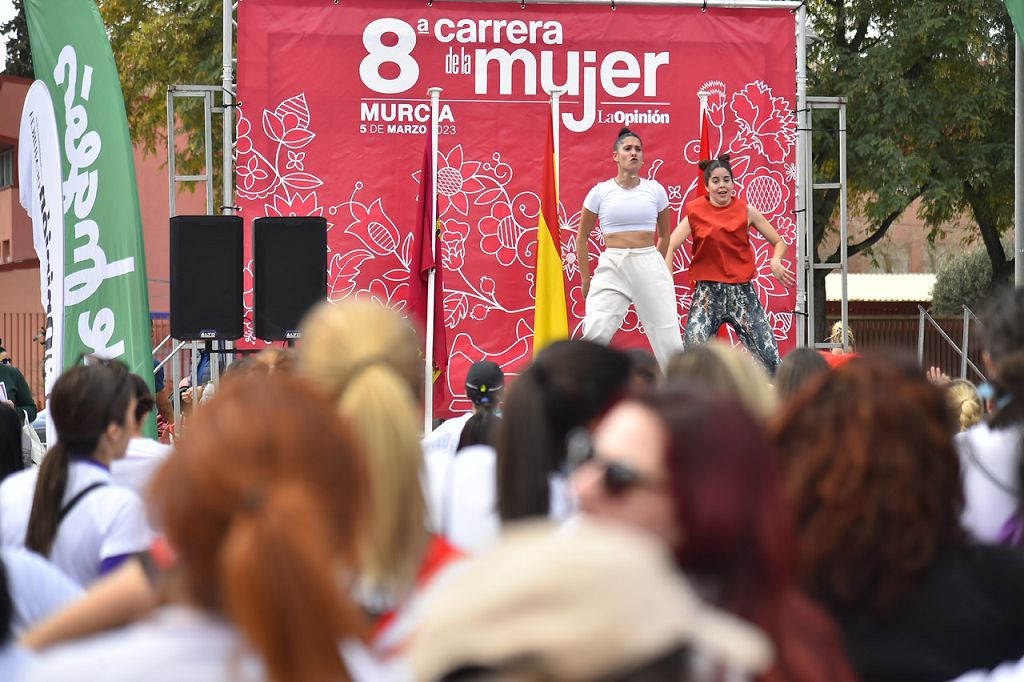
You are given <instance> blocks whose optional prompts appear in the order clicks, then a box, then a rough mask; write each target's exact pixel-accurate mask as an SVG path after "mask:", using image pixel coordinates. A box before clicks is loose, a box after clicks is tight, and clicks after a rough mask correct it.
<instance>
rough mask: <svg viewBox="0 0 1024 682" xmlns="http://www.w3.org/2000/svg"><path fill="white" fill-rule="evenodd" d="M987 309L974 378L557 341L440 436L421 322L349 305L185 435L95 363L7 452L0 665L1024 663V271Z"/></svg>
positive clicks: (190, 675)
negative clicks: (166, 440)
mask: <svg viewBox="0 0 1024 682" xmlns="http://www.w3.org/2000/svg"><path fill="white" fill-rule="evenodd" d="M983 317H984V323H985V324H984V330H985V334H986V342H987V344H986V348H987V350H986V354H985V363H984V364H985V371H986V375H987V377H988V379H987V382H985V383H984V384H983V385H981V386H980V387H975V386H974V385H973V384H970V383H969V382H965V381H961V380H957V381H950V380H949V379H948V378H946V377H944V376H942V375H941V373H939V372H936V371H931V372H925V371H923V370H922V369H921V368H919V367H917V366H916V365H915V364H914V363H911V362H908V361H906V360H905V359H903V358H901V357H899V356H885V355H870V354H865V355H856V356H852V357H848V358H845V359H844V362H842V363H841V364H838V365H837V366H835V367H832V366H830V363H829V362H827V361H826V358H824V357H823V356H822V355H821V354H820V353H817V352H815V351H811V350H807V349H797V350H794V351H792V352H791V353H789V354H787V355H786V356H785V357H784V358H782V360H781V362H780V364H779V368H778V372H777V373H776V375H775V376H774V378H773V377H770V376H769V374H768V373H767V371H766V370H765V368H764V366H763V364H762V363H761V362H759V361H758V360H757V359H755V358H754V357H752V355H751V354H750V353H747V352H746V351H744V350H742V349H738V348H733V347H730V346H729V345H727V344H724V343H721V342H718V341H711V342H710V343H707V344H702V345H695V346H693V347H691V348H688V349H687V350H685V351H681V352H676V353H675V354H673V355H671V356H670V357H669V359H668V362H667V363H665V364H666V370H667V371H666V372H665V373H662V371H661V369H660V363H658V362H657V361H656V359H655V358H654V356H653V355H652V354H650V353H648V352H646V351H635V350H634V351H628V352H623V351H620V350H616V349H614V348H611V347H608V346H606V345H602V344H598V343H594V342H592V341H588V340H582V339H581V340H565V341H559V342H556V343H553V344H552V345H550V346H549V347H547V348H546V349H544V350H543V351H542V352H541V353H540V354H539V355H538V356H537V357H536V358H535V360H534V361H533V362H532V363H531V364H530V365H529V366H527V367H525V368H523V369H522V371H521V372H520V373H519V375H518V376H517V377H515V378H514V379H513V378H512V377H509V381H508V382H507V383H506V377H505V375H504V373H503V372H502V369H501V368H500V367H499V366H498V365H497V364H495V363H493V362H490V361H486V360H481V361H479V362H477V363H475V364H474V365H473V366H472V367H471V368H470V370H469V373H468V375H467V377H466V397H467V398H468V399H469V401H470V402H471V403H472V405H473V409H472V410H471V411H470V412H468V413H467V414H466V415H464V416H462V417H459V418H455V419H452V420H449V421H447V422H445V423H443V424H441V425H440V426H439V427H438V428H436V429H435V430H434V431H433V432H432V433H429V434H422V433H421V432H420V423H421V417H422V407H421V405H422V395H423V386H422V378H421V377H422V373H421V367H422V365H421V360H420V350H419V349H420V344H419V340H418V338H417V334H416V332H415V331H414V329H413V328H412V327H411V326H410V325H409V323H408V322H407V321H406V320H405V319H403V318H402V317H401V316H400V315H399V314H398V313H397V312H395V311H392V310H390V309H388V308H386V307H383V306H380V305H378V304H377V303H374V302H369V301H363V300H358V299H351V300H348V301H345V302H342V303H339V304H335V305H326V304H325V305H322V306H320V307H318V308H315V309H314V310H313V311H312V312H311V313H310V314H309V316H308V317H307V319H306V320H305V322H304V324H303V329H302V332H303V341H302V343H301V344H300V345H299V347H298V348H297V349H296V350H290V349H277V348H271V349H268V350H266V351H262V352H260V353H258V354H254V355H246V356H242V357H240V358H239V359H237V360H235V361H234V362H232V363H231V364H230V365H228V366H227V367H226V368H225V371H224V372H223V373H222V376H221V377H220V379H219V381H218V382H217V384H216V388H215V390H213V391H211V390H206V391H204V397H205V399H199V396H198V395H197V396H193V397H194V398H195V400H194V402H193V404H194V407H193V409H192V410H191V412H190V415H189V420H188V422H187V423H186V428H183V429H181V430H180V432H179V433H177V434H176V435H175V440H174V443H173V447H168V446H164V445H160V444H158V443H155V442H154V441H151V440H149V439H147V438H144V437H143V436H142V427H141V425H142V424H143V423H145V422H146V420H147V418H148V416H149V414H150V412H151V411H153V410H154V409H155V406H156V400H155V398H154V396H153V395H152V393H151V392H150V390H149V388H148V386H147V382H146V381H144V380H143V379H142V378H141V377H138V376H136V375H133V374H131V373H130V372H129V371H128V370H127V369H126V368H125V366H124V365H122V364H121V363H119V362H117V361H109V360H101V359H99V358H91V359H89V358H87V359H86V360H85V361H84V362H83V363H82V364H80V365H76V366H74V367H72V368H70V369H68V370H66V371H65V372H64V373H63V374H62V375H61V377H60V378H59V379H58V381H57V382H56V384H55V385H54V388H53V392H52V394H51V396H50V404H49V410H50V415H49V416H50V418H51V419H52V420H53V423H54V426H55V427H56V431H57V436H58V437H57V441H56V442H55V443H53V444H51V447H50V449H49V451H48V452H47V454H46V456H45V458H44V459H43V462H42V464H41V465H40V466H34V465H32V464H31V463H30V462H25V461H24V459H18V458H19V456H21V452H20V450H19V451H18V452H17V454H12V455H11V457H8V455H7V454H4V458H8V459H12V460H18V461H17V462H16V463H17V464H18V466H16V467H11V468H10V469H9V470H8V471H7V472H6V473H5V477H4V478H3V479H2V480H0V545H2V548H0V641H2V642H3V644H2V648H0V679H5V680H8V679H9V680H21V679H24V680H29V681H39V680H68V679H78V680H90V679H96V680H99V679H103V680H105V681H110V680H142V679H145V680H197V681H203V680H211V681H212V680H245V681H250V680H253V681H255V680H272V681H275V682H284V681H286V680H287V681H292V680H310V681H320V680H323V681H327V680H359V681H364V680H491V679H493V680H497V679H522V680H634V681H640V680H645V681H656V682H657V681H666V682H667V681H669V680H673V681H675V680H687V681H708V682H712V681H718V680H726V681H730V682H731V681H750V682H825V681H833V680H835V681H839V682H845V681H854V680H878V681H887V680H892V681H894V682H896V681H899V682H913V681H915V680H920V681H931V680H934V681H936V682H938V681H943V680H955V679H962V680H965V681H968V682H981V681H988V682H1000V681H1011V680H1024V554H1021V544H1022V542H1024V512H1022V509H1024V506H1022V504H1021V502H1022V499H1024V496H1022V494H1021V491H1022V490H1024V449H1022V445H1024V443H1022V433H1024V399H1021V398H1018V396H1022V395H1024V360H1022V358H1024V289H1021V290H1010V291H1007V292H1005V293H1002V294H1000V295H999V296H997V297H996V298H995V299H994V300H993V301H992V304H991V305H990V307H989V309H988V312H987V313H986V314H985V315H984V316H983ZM15 410H16V408H15V407H12V406H9V405H0V417H2V418H3V419H7V417H11V418H10V419H9V421H10V422H11V429H8V430H10V431H12V432H16V431H18V430H19V429H20V427H21V426H22V425H23V423H24V419H25V416H26V415H25V414H24V413H22V414H18V413H16V412H15ZM5 411H6V412H5ZM7 412H9V413H12V414H6V413H7ZM0 426H2V423H0ZM15 437H16V436H12V437H6V436H5V440H4V442H3V446H4V447H5V448H6V449H8V450H12V452H13V449H14V448H17V447H20V445H13V444H12V442H11V441H13V439H14V438H15ZM8 446H11V447H8ZM5 452H6V450H5ZM1018 600H1019V601H1018Z"/></svg>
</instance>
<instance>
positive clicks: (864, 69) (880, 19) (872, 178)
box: [807, 0, 1014, 255]
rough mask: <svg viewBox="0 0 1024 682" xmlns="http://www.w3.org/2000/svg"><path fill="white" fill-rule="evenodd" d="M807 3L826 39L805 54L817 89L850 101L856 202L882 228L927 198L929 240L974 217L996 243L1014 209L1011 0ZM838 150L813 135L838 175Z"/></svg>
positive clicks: (824, 218) (826, 208) (826, 218)
mask: <svg viewBox="0 0 1024 682" xmlns="http://www.w3.org/2000/svg"><path fill="white" fill-rule="evenodd" d="M807 6H808V9H809V11H810V14H811V23H812V26H813V27H814V29H815V31H817V33H818V34H819V35H820V36H821V37H822V41H821V42H819V43H817V44H815V45H813V46H811V48H810V49H809V52H808V71H809V73H808V92H809V94H811V95H828V96H843V97H846V98H848V106H847V114H848V119H847V131H848V136H847V151H848V159H847V168H848V178H849V189H850V193H851V199H852V204H853V205H855V206H857V207H858V208H859V209H860V210H861V211H862V212H863V214H864V215H865V216H866V217H867V218H868V220H869V221H870V222H871V223H872V224H873V225H875V226H881V225H883V223H884V221H885V219H886V217H888V216H890V215H891V214H893V213H894V212H897V213H898V212H900V211H902V210H904V209H905V208H906V207H907V206H908V205H909V204H910V203H911V202H912V201H913V199H914V198H915V197H917V196H920V197H921V200H922V210H921V215H922V218H923V219H924V221H925V225H926V230H927V232H926V233H925V234H922V235H921V236H922V238H929V239H934V238H935V237H936V236H937V233H938V231H939V230H940V226H941V225H942V223H944V222H948V221H950V220H952V219H954V218H956V217H958V216H960V215H971V216H973V217H974V218H975V221H976V222H977V223H978V226H979V229H981V230H982V231H984V230H989V231H990V232H991V233H992V234H993V235H995V239H994V241H998V233H999V232H1001V231H1004V230H1006V229H1008V228H1009V227H1010V225H1011V224H1012V210H1013V182H1012V177H1013V58H1012V57H1013V50H1014V42H1013V30H1012V27H1011V26H1010V23H1009V17H1008V16H1007V13H1006V9H1005V6H1004V4H1003V1H1002V0H962V1H960V2H955V3H951V2H948V1H946V0H914V1H913V2H905V1H900V2H893V1H889V0H848V1H843V0H812V1H811V2H808V4H807ZM835 148H836V145H835V144H834V142H833V143H832V144H827V143H826V142H825V141H823V140H819V139H815V144H814V151H815V162H816V166H817V167H818V168H821V169H824V170H825V171H826V172H832V173H834V174H835V175H834V176H833V177H835V176H837V175H838V172H837V171H836V170H835V169H837V168H838V159H837V158H835V152H834V151H833V150H834V149H835ZM821 203H822V210H823V212H827V213H826V214H825V215H821V214H819V215H816V216H815V223H816V224H819V223H820V222H824V223H828V222H830V220H831V219H832V218H833V214H832V211H833V210H834V209H835V205H834V203H829V202H827V201H822V202H821ZM820 236H823V235H820V234H819V237H820ZM992 243H994V242H992ZM993 253H994V251H993ZM990 255H992V254H990Z"/></svg>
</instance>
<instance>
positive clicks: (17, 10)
mask: <svg viewBox="0 0 1024 682" xmlns="http://www.w3.org/2000/svg"><path fill="white" fill-rule="evenodd" d="M0 36H3V38H4V39H5V40H6V41H7V63H6V64H5V65H4V73H5V74H7V75H8V76H21V77H22V78H32V79H35V75H34V73H33V71H32V51H31V50H30V49H29V45H28V21H27V20H26V19H25V7H24V5H23V3H22V0H14V17H13V18H12V19H11V20H10V21H8V22H5V23H3V24H0Z"/></svg>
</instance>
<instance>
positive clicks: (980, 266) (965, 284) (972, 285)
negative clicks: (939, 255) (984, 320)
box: [931, 248, 992, 316]
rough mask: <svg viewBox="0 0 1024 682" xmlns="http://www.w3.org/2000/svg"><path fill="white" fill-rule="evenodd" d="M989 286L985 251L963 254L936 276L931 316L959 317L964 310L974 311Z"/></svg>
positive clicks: (975, 250) (989, 275) (990, 284)
mask: <svg viewBox="0 0 1024 682" xmlns="http://www.w3.org/2000/svg"><path fill="white" fill-rule="evenodd" d="M991 286H992V261H991V260H990V259H989V257H988V253H987V252H986V251H985V249H984V248H974V249H969V250H967V251H962V252H960V253H958V254H957V255H956V256H954V257H953V258H951V259H950V260H949V261H948V262H947V263H946V264H945V265H944V266H943V267H942V269H941V270H939V271H938V273H936V275H935V286H934V287H932V306H931V313H932V315H942V316H958V315H960V314H961V312H962V311H963V306H967V307H968V308H970V309H971V310H975V311H977V310H978V309H979V308H980V304H981V303H982V302H983V301H984V300H985V297H986V296H988V293H989V290H990V288H991Z"/></svg>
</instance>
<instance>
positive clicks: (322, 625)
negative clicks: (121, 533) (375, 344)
mask: <svg viewBox="0 0 1024 682" xmlns="http://www.w3.org/2000/svg"><path fill="white" fill-rule="evenodd" d="M221 391H222V392H221V393H220V394H219V395H218V397H217V400H214V401H212V402H211V403H210V405H209V406H208V407H206V408H205V409H203V410H200V411H199V412H198V413H197V414H196V417H195V420H194V421H193V423H192V426H191V428H190V429H189V431H188V432H187V433H186V434H185V436H184V437H183V438H182V439H181V440H180V441H179V442H178V444H177V445H176V447H175V451H174V453H173V454H172V455H171V456H170V457H169V458H168V459H167V461H166V463H165V465H164V466H163V468H162V469H161V470H160V471H159V472H158V473H157V475H156V477H155V479H154V481H153V483H152V485H151V490H150V499H151V505H152V508H153V510H154V512H155V514H156V515H157V517H158V518H159V520H160V521H161V523H162V526H163V528H164V531H165V533H166V535H167V539H168V541H169V542H170V544H171V546H172V547H173V548H174V550H175V552H176V554H177V557H178V567H179V568H180V570H181V578H182V580H183V583H184V589H185V591H186V594H187V597H186V601H188V602H189V603H192V604H197V605H200V606H202V607H203V608H206V609H210V610H213V611H217V612H220V613H222V614H223V615H224V616H225V617H226V618H227V619H228V620H230V621H231V622H233V623H234V624H235V626H236V627H238V629H239V630H240V631H241V632H242V634H243V635H244V637H245V638H246V640H247V641H248V642H249V643H250V644H251V645H252V646H253V647H254V648H255V649H256V650H257V651H258V652H259V653H260V654H261V655H262V657H263V659H264V661H265V663H266V665H267V669H268V671H269V673H270V677H271V679H273V680H275V681H277V682H284V681H285V680H300V679H302V680H307V679H308V680H314V679H318V680H326V679H347V678H348V676H347V673H346V672H345V667H344V663H343V661H342V659H341V656H340V653H339V648H338V643H339V642H341V641H342V640H343V639H345V638H348V637H353V636H360V635H361V634H362V621H361V616H360V613H359V610H358V608H357V607H356V606H354V605H353V604H352V602H351V601H350V599H349V598H348V596H347V594H346V585H347V584H349V583H350V581H351V578H352V576H353V574H354V572H355V567H356V565H357V560H358V554H359V547H360V539H361V538H362V537H364V535H365V529H366V527H367V522H368V514H369V498H368V495H369V485H368V481H367V472H366V464H365V460H364V456H363V451H362V448H361V444H360V443H359V440H358V438H357V437H356V434H355V432H354V429H352V428H351V426H349V425H348V424H346V423H345V422H343V421H342V420H341V419H339V417H338V415H337V414H336V411H335V410H334V409H333V408H332V406H331V405H330V404H329V403H327V402H326V401H324V400H323V398H322V397H321V396H320V395H319V394H317V393H316V392H314V391H313V390H311V389H310V388H308V387H306V386H305V385H303V384H301V383H300V382H298V381H297V380H295V379H293V378H290V377H286V376H283V375H271V376H266V377H258V376H250V377H244V378H239V379H238V380H236V381H233V382H229V383H226V384H225V385H224V386H223V387H222V388H221Z"/></svg>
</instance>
